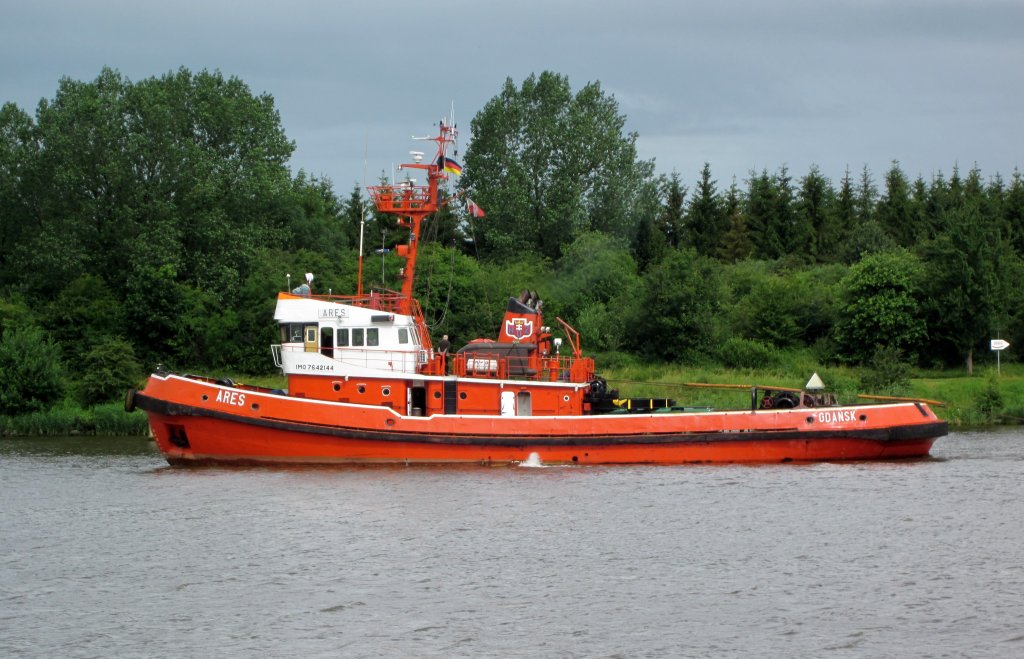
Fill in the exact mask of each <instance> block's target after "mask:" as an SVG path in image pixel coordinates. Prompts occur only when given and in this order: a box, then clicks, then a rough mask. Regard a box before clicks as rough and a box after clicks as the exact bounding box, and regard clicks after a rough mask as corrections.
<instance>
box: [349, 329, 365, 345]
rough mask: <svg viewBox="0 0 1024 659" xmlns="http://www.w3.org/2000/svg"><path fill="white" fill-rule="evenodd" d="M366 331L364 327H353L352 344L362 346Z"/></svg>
mask: <svg viewBox="0 0 1024 659" xmlns="http://www.w3.org/2000/svg"><path fill="white" fill-rule="evenodd" d="M364 331H365V330H364V329H363V328H362V327H354V328H352V345H354V346H358V347H362V345H363V332H364Z"/></svg>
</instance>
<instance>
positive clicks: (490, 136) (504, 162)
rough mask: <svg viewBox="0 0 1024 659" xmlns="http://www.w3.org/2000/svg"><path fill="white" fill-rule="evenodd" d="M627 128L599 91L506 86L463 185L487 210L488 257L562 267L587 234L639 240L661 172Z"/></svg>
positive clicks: (548, 79) (534, 79) (469, 159)
mask: <svg viewBox="0 0 1024 659" xmlns="http://www.w3.org/2000/svg"><path fill="white" fill-rule="evenodd" d="M624 125H625V117H624V116H622V115H620V114H619V109H618V103H617V102H616V101H615V99H614V98H613V97H611V96H608V95H606V94H605V93H604V92H603V91H602V90H601V87H600V84H599V83H590V84H588V85H586V86H585V87H583V88H582V89H580V90H579V91H578V92H577V93H576V94H573V93H572V90H571V89H570V86H569V81H568V79H567V78H565V77H564V76H560V75H558V74H555V73H551V72H548V71H545V72H544V73H542V74H541V75H540V76H535V75H531V76H530V77H528V78H527V79H526V80H525V81H523V84H522V86H521V87H516V85H515V84H514V83H513V82H512V79H511V78H509V79H507V80H506V81H505V85H504V87H503V88H502V90H501V92H500V93H499V94H498V95H497V96H495V97H494V98H492V99H491V100H490V101H488V103H487V104H486V105H485V106H484V108H483V109H482V110H481V111H480V112H479V113H478V114H477V115H476V117H474V118H473V121H472V132H473V142H472V143H471V144H470V146H469V147H468V149H467V150H466V162H465V164H466V170H465V171H466V173H465V175H464V176H463V177H462V180H461V182H460V185H461V186H462V188H463V189H464V190H466V191H468V192H469V193H470V196H471V197H472V198H473V199H474V200H475V201H477V202H478V203H480V204H481V205H482V206H483V207H484V208H487V209H488V211H487V221H486V222H483V223H481V224H480V225H479V226H478V227H477V232H476V237H477V246H478V249H479V250H480V252H481V254H484V255H486V256H493V257H497V258H500V259H511V258H515V257H516V255H518V254H521V253H525V252H531V251H537V252H538V253H540V254H541V255H543V256H545V257H548V258H551V259H556V258H558V257H559V256H561V248H562V247H563V246H564V245H566V244H569V243H571V242H572V241H573V240H574V239H575V238H576V236H577V235H579V234H580V233H582V232H584V231H590V230H597V231H602V232H605V233H609V234H612V235H615V236H618V237H621V238H625V239H629V238H630V237H632V236H633V235H634V234H635V227H636V225H637V223H638V220H639V217H640V215H639V213H638V209H639V208H640V207H641V205H642V203H643V200H644V196H645V194H646V192H645V186H647V185H649V183H650V179H651V177H652V174H653V164H652V163H648V162H643V161H640V160H638V159H637V155H636V138H637V136H636V134H635V133H630V134H624V133H623V126H624Z"/></svg>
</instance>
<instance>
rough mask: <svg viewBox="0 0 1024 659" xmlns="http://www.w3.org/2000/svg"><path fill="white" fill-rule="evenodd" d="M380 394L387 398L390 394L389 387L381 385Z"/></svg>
mask: <svg viewBox="0 0 1024 659" xmlns="http://www.w3.org/2000/svg"><path fill="white" fill-rule="evenodd" d="M380 394H381V395H382V396H384V397H385V398H387V397H388V396H390V395H391V387H381V390H380Z"/></svg>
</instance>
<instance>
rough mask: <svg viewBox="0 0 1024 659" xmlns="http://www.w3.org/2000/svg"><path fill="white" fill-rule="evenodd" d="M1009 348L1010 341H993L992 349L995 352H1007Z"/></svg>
mask: <svg viewBox="0 0 1024 659" xmlns="http://www.w3.org/2000/svg"><path fill="white" fill-rule="evenodd" d="M1009 347H1010V342H1009V341H1004V340H1003V339H992V349H993V350H1006V349H1007V348H1009Z"/></svg>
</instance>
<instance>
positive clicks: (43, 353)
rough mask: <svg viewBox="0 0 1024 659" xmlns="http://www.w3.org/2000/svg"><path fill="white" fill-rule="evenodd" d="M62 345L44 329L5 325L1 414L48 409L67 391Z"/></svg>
mask: <svg viewBox="0 0 1024 659" xmlns="http://www.w3.org/2000/svg"><path fill="white" fill-rule="evenodd" d="M64 387H65V383H64V363H63V361H62V360H61V356H60V349H59V348H58V346H57V344H56V343H54V342H53V340H52V339H50V338H49V337H48V336H47V335H46V334H45V333H44V332H43V331H42V330H40V329H38V328H36V327H32V326H25V327H20V328H19V327H15V328H11V329H5V330H4V332H3V336H2V338H0V414H25V413H27V412H34V411H38V410H42V409H45V408H46V407H48V406H50V405H52V404H53V403H55V402H56V401H58V400H60V398H61V396H63V394H64Z"/></svg>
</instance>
